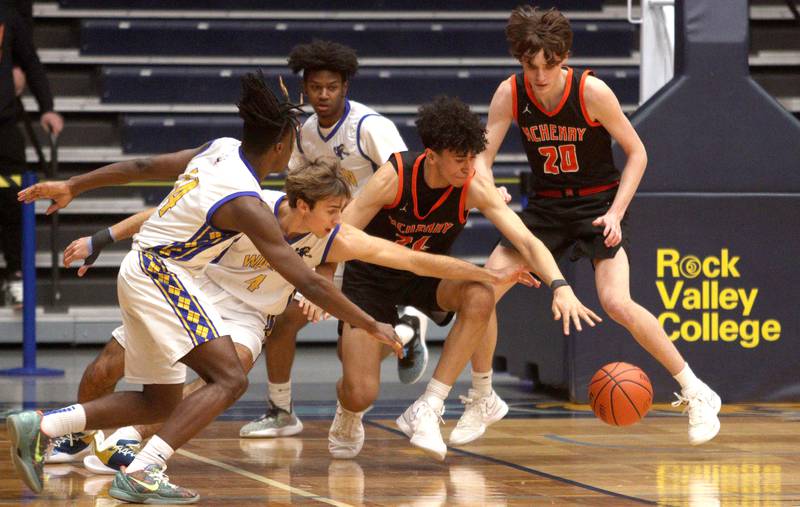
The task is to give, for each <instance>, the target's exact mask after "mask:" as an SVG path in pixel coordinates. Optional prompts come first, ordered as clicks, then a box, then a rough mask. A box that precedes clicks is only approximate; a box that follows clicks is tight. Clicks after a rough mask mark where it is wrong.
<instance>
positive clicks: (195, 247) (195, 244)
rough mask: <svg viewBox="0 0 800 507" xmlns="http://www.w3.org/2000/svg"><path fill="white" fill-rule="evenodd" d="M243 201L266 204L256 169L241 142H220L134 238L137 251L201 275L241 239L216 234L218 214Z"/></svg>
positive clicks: (183, 177)
mask: <svg viewBox="0 0 800 507" xmlns="http://www.w3.org/2000/svg"><path fill="white" fill-rule="evenodd" d="M244 195H251V196H253V197H257V198H261V184H260V182H259V180H258V175H257V174H256V172H255V169H253V167H252V166H251V165H250V163H249V162H247V160H246V159H245V158H244V153H243V152H242V150H241V142H239V141H238V140H237V139H231V138H220V139H215V140H214V141H212V142H211V143H210V144H209V146H208V147H206V149H205V150H204V151H203V152H201V153H199V154H198V155H197V156H196V157H194V158H193V159H192V160H191V161H189V163H188V164H187V166H186V170H185V171H184V172H183V174H181V176H180V177H179V178H178V181H176V182H175V187H174V188H173V190H172V192H170V193H169V195H168V196H167V197H165V198H164V200H163V201H161V203H160V204H159V205H158V208H156V212H155V213H153V215H152V216H150V218H149V219H148V220H147V221H146V222H145V223H144V225H142V228H141V229H140V230H139V233H138V234H136V235H135V236H134V237H133V249H134V250H149V251H151V252H153V253H156V254H158V255H159V256H160V257H162V258H165V259H168V260H169V261H171V263H174V264H176V265H178V266H181V267H183V268H185V269H187V270H189V271H190V272H197V271H199V270H201V269H202V268H203V267H205V265H206V264H208V263H209V262H210V261H211V260H213V259H214V258H215V257H217V256H218V255H219V254H220V253H221V252H222V251H223V250H224V249H225V248H226V247H228V246H229V245H230V243H231V241H232V240H233V238H234V237H236V236H237V235H239V233H236V232H231V231H221V230H218V229H216V228H214V227H213V226H212V225H211V217H212V216H213V214H214V212H215V211H216V210H217V209H218V208H219V207H220V206H222V205H223V204H225V203H226V202H228V201H230V200H232V199H235V198H236V197H240V196H244Z"/></svg>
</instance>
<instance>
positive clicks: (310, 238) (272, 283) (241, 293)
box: [199, 190, 339, 315]
mask: <svg viewBox="0 0 800 507" xmlns="http://www.w3.org/2000/svg"><path fill="white" fill-rule="evenodd" d="M262 199H263V200H264V202H266V203H267V205H269V207H270V209H272V210H273V212H274V213H275V216H276V217H277V216H278V208H279V207H280V206H281V203H283V202H284V201H285V199H286V194H284V193H283V192H278V191H275V190H263V191H262ZM287 205H288V203H287ZM338 232H339V226H338V225H337V226H336V227H335V228H334V229H333V230H332V231H331V232H330V233H328V234H327V235H326V236H324V237H321V238H319V237H317V236H315V235H314V234H311V233H307V234H304V235H302V236H298V237H293V238H286V241H287V242H288V243H289V246H291V247H292V248H293V249H294V251H295V252H297V254H298V255H299V256H300V257H301V258H302V260H303V262H305V264H306V265H307V266H308V267H310V268H314V267H316V266H318V265H319V264H322V263H324V262H325V258H326V257H327V255H328V251H329V250H330V248H331V245H332V244H333V239H334V238H335V237H336V234H337V233H338ZM201 280H202V281H199V284H200V288H201V289H202V290H203V292H204V293H205V294H206V295H207V296H208V297H209V299H210V300H211V301H212V302H214V303H217V302H218V301H220V300H223V299H227V300H230V298H231V297H232V298H236V299H238V300H239V301H241V302H242V303H244V304H246V305H248V306H250V307H251V308H253V309H255V310H257V311H258V312H260V313H261V314H263V315H280V314H281V313H283V311H284V309H285V308H286V304H287V303H288V302H289V298H290V297H291V296H292V293H293V292H294V287H293V286H292V285H291V284H289V282H287V281H286V279H285V278H283V276H281V275H280V273H278V272H277V271H275V269H274V268H273V267H272V266H271V265H270V263H269V261H268V260H267V259H265V258H264V256H263V255H261V253H259V251H258V250H257V249H256V247H255V245H253V242H252V241H250V239H249V238H248V237H247V236H241V237H239V238H238V239H236V240H235V241H234V243H233V244H232V245H231V246H230V248H228V249H227V250H226V251H225V252H224V253H223V254H222V255H221V256H220V257H219V258H218V259H216V260H214V261H213V262H212V263H210V264H209V265H208V267H207V268H206V271H205V276H204V277H201Z"/></svg>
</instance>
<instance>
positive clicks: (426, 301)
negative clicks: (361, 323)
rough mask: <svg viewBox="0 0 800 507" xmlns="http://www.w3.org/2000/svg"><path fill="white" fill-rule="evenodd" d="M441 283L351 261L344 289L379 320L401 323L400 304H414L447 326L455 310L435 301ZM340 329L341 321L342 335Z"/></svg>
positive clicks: (431, 317) (428, 278)
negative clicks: (444, 307)
mask: <svg viewBox="0 0 800 507" xmlns="http://www.w3.org/2000/svg"><path fill="white" fill-rule="evenodd" d="M440 283H441V280H440V279H438V278H430V277H427V276H418V275H415V274H413V273H409V272H407V271H397V270H394V269H386V268H382V267H380V266H375V265H373V264H368V263H366V262H360V261H350V262H348V263H347V264H346V265H345V268H344V279H343V281H342V292H343V293H344V295H345V296H347V298H348V299H349V300H350V301H352V302H353V303H355V304H356V305H357V306H358V307H360V308H361V309H362V310H364V311H365V312H367V313H368V314H369V315H370V316H372V317H373V318H374V319H375V320H377V321H378V322H386V323H388V324H391V325H393V326H394V325H396V324H397V322H398V316H397V307H398V306H413V307H414V308H416V309H418V310H419V311H421V312H422V313H424V314H425V315H427V316H428V317H430V319H431V320H432V321H433V322H435V323H436V324H437V325H439V326H446V325H447V324H449V323H450V321H451V320H453V316H454V315H455V313H454V312H448V311H446V310H443V309H442V308H441V307H439V304H438V303H437V302H436V290H437V289H438V288H439V284H440ZM341 332H342V322H341V321H340V322H339V334H341Z"/></svg>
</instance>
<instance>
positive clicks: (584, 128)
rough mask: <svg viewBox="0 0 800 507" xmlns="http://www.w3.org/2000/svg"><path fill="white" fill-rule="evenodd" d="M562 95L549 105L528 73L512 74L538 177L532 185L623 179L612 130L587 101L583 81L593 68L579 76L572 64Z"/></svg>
mask: <svg viewBox="0 0 800 507" xmlns="http://www.w3.org/2000/svg"><path fill="white" fill-rule="evenodd" d="M566 69H567V79H566V85H565V87H564V94H563V95H562V97H561V101H560V102H559V103H558V105H557V106H556V107H555V109H553V110H552V111H546V110H545V108H544V106H542V105H541V104H540V103H539V101H538V100H536V96H535V95H534V94H533V88H532V86H531V84H530V83H529V82H528V80H527V79H526V78H525V74H524V73H519V74H515V75H513V76H511V77H510V78H509V82H510V83H511V96H512V99H513V106H512V107H513V113H514V120H515V121H516V123H517V126H518V127H519V131H520V135H521V136H522V144H523V146H524V147H525V154H526V155H527V156H528V164H530V167H531V172H532V173H533V177H532V178H531V190H532V191H534V192H535V191H537V190H548V189H565V188H584V187H594V186H600V185H606V184H609V183H613V182H614V181H617V180H619V178H620V173H619V170H618V169H617V168H616V167H615V166H614V159H613V156H612V153H611V136H610V135H609V133H608V131H607V130H606V129H605V128H604V127H603V126H602V125H601V124H600V123H599V122H596V121H592V119H591V118H589V116H588V114H587V112H586V106H585V104H584V102H583V87H584V84H585V82H586V78H587V76H588V75H590V74H591V71H589V70H587V71H584V72H583V74H582V75H581V76H580V77H578V76H577V75H575V73H574V72H573V70H572V68H570V67H566Z"/></svg>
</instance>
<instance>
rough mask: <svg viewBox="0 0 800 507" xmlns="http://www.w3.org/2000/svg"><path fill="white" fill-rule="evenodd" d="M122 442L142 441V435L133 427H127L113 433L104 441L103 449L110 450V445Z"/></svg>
mask: <svg viewBox="0 0 800 507" xmlns="http://www.w3.org/2000/svg"><path fill="white" fill-rule="evenodd" d="M120 440H136V441H137V442H141V441H142V435H140V434H139V432H138V431H136V428H134V427H133V426H125V427H124V428H120V429H118V430H117V431H115V432H114V433H112V434H111V435H110V436H109V437H108V438H106V439H105V440H104V441H103V448H108V446H109V445H114V444H116V443H117V442H119V441H120Z"/></svg>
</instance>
